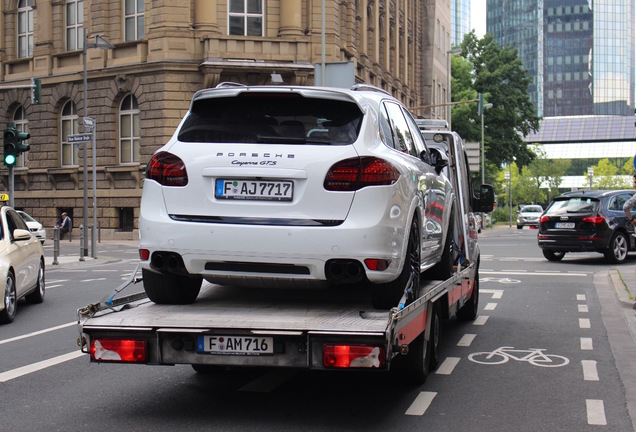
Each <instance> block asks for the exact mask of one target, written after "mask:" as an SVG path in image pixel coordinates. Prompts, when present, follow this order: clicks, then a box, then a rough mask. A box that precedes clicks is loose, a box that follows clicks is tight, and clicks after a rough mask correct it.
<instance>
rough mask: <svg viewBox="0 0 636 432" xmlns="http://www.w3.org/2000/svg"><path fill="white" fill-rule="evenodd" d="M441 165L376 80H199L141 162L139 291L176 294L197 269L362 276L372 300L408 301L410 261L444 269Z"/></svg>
mask: <svg viewBox="0 0 636 432" xmlns="http://www.w3.org/2000/svg"><path fill="white" fill-rule="evenodd" d="M446 164H447V161H446V160H445V159H444V158H442V157H440V155H439V153H438V151H437V150H433V149H431V150H429V149H427V147H426V144H425V142H424V140H423V139H422V137H421V135H420V133H419V130H418V127H417V125H416V123H415V121H414V119H413V117H412V116H411V114H410V113H409V112H408V110H407V109H406V108H405V107H404V106H403V105H402V104H401V103H400V102H399V101H398V100H397V99H395V98H393V97H392V96H391V95H389V94H388V93H386V92H384V91H382V90H380V89H377V88H375V87H371V86H367V85H356V86H354V87H353V88H352V89H335V88H320V87H286V86H243V85H237V84H232V83H223V84H220V85H219V86H217V88H214V89H205V90H201V91H198V92H197V93H196V94H195V95H194V97H193V99H192V102H191V105H190V109H189V111H188V113H187V114H186V115H185V117H184V119H183V120H182V121H181V123H180V125H179V127H178V128H177V130H176V132H175V134H174V135H173V137H172V138H171V139H170V141H169V142H168V143H167V144H166V145H164V146H163V147H162V148H160V149H159V150H158V151H157V152H156V153H155V154H154V155H153V156H152V158H151V160H150V162H149V163H148V166H147V169H146V178H145V181H144V187H143V195H142V201H141V212H140V217H139V232H140V242H139V247H140V257H141V264H142V273H143V283H144V288H145V291H146V293H147V294H148V297H149V298H150V299H151V300H152V301H154V302H156V303H166V304H175V303H177V304H186V303H191V302H194V301H195V300H196V298H197V296H198V294H199V290H200V288H201V284H202V281H203V279H205V280H207V281H209V282H212V283H219V284H224V285H249V286H264V287H285V288H287V287H289V288H295V289H303V288H305V287H311V286H315V285H319V286H325V287H334V286H335V287H339V286H341V285H343V284H360V283H362V284H365V286H368V288H369V290H370V291H371V293H372V294H371V299H372V303H373V305H374V306H375V307H376V308H390V307H392V306H396V305H397V304H398V302H399V301H400V299H403V298H404V299H406V300H409V298H410V300H412V299H413V298H414V296H416V295H418V294H419V293H418V289H419V282H420V273H421V272H423V271H425V270H427V269H432V272H433V273H432V274H437V275H439V277H440V278H441V277H448V276H449V275H450V273H451V272H452V266H453V259H452V258H451V257H452V254H453V253H452V251H451V250H452V237H453V236H452V233H450V232H449V231H450V229H449V226H452V224H451V219H452V214H453V213H452V202H453V194H452V189H451V185H450V183H449V181H448V179H447V178H446V177H445V176H444V175H443V174H440V172H441V170H442V168H443V167H444V166H445V165H446ZM451 229H452V228H451ZM405 293H406V297H404V295H405Z"/></svg>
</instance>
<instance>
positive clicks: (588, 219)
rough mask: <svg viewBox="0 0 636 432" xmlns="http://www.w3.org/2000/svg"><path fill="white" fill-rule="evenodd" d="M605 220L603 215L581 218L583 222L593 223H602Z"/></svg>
mask: <svg viewBox="0 0 636 432" xmlns="http://www.w3.org/2000/svg"><path fill="white" fill-rule="evenodd" d="M604 221H605V217H603V216H586V217H584V218H583V222H589V223H591V224H594V225H598V224H602V223H603V222H604Z"/></svg>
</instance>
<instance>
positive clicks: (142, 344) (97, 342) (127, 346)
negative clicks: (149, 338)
mask: <svg viewBox="0 0 636 432" xmlns="http://www.w3.org/2000/svg"><path fill="white" fill-rule="evenodd" d="M91 359H93V360H95V361H101V362H119V363H145V362H146V341H145V340H136V339H101V338H100V339H91Z"/></svg>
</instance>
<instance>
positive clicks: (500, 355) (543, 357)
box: [468, 346, 570, 367]
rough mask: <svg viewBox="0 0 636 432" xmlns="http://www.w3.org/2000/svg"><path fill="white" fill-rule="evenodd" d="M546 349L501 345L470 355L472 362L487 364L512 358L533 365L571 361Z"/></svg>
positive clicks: (554, 365) (543, 365) (549, 364)
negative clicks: (547, 352) (515, 347)
mask: <svg viewBox="0 0 636 432" xmlns="http://www.w3.org/2000/svg"><path fill="white" fill-rule="evenodd" d="M544 351H546V350H545V349H540V348H530V349H527V350H520V349H514V347H505V346H503V347H499V348H497V349H496V350H494V351H491V352H477V353H472V354H470V355H469V356H468V359H469V360H470V361H472V362H475V363H479V364H485V365H498V364H503V363H507V362H508V361H509V360H510V359H512V360H517V361H520V362H528V363H530V364H531V365H533V366H540V367H561V366H565V365H567V364H568V363H570V360H569V359H568V358H567V357H563V356H560V355H556V354H545V352H544Z"/></svg>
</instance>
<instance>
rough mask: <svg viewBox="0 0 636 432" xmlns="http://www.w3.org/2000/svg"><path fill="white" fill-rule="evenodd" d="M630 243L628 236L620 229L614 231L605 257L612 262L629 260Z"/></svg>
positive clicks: (620, 262) (618, 262) (617, 262)
mask: <svg viewBox="0 0 636 432" xmlns="http://www.w3.org/2000/svg"><path fill="white" fill-rule="evenodd" d="M628 251H629V243H628V242H627V236H626V235H625V234H623V233H622V232H620V231H617V232H615V233H614V236H612V240H611V241H610V244H609V247H608V249H607V250H606V251H605V254H604V255H605V259H606V260H607V261H608V262H609V263H611V264H622V263H624V262H625V261H627V252H628Z"/></svg>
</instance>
